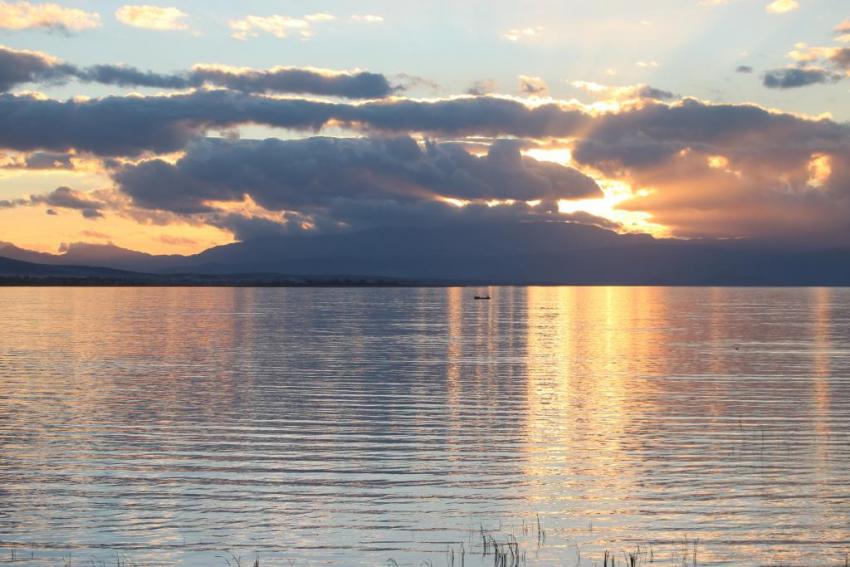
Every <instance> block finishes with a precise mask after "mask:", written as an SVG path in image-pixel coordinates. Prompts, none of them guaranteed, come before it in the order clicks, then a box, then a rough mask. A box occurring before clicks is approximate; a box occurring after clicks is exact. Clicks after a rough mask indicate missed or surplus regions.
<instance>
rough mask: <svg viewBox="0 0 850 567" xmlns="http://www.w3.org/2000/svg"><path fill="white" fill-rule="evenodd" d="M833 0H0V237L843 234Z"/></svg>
mask: <svg viewBox="0 0 850 567" xmlns="http://www.w3.org/2000/svg"><path fill="white" fill-rule="evenodd" d="M848 94H850V5H848V3H847V1H846V0H776V1H770V0H646V1H641V2H635V1H634V0H628V1H627V0H609V1H605V2H596V3H594V2H585V1H581V2H579V1H570V0H568V1H565V0H557V1H556V0H535V1H532V2H508V1H500V0H486V1H485V0H463V1H457V0H455V1H449V0H445V1H437V0H435V1H429V2H390V1H387V0H383V1H377V0H373V1H361V2H357V3H353V2H343V1H331V0H328V1H316V0H311V1H309V2H308V1H296V0H289V1H287V2H280V1H278V2H273V1H260V0H254V1H242V2H231V1H221V0H204V1H200V0H198V1H183V2H172V3H170V4H169V3H162V4H157V5H156V6H153V5H129V4H123V3H121V2H113V1H102V0H98V1H94V0H88V1H84V0H76V1H72V0H67V1H64V2H61V3H39V2H31V3H30V2H17V1H0V242H11V243H14V244H16V245H18V246H22V247H26V248H31V249H36V250H40V251H54V252H55V251H57V250H60V249H61V247H62V246H63V245H66V244H68V243H75V242H94V243H108V242H112V243H114V244H116V245H118V246H122V247H126V248H131V249H135V250H141V251H146V252H151V253H168V254H171V253H181V254H186V253H195V252H199V251H201V250H204V249H206V248H209V247H211V246H215V245H218V244H222V243H227V242H232V241H234V240H245V239H251V238H255V237H258V236H266V235H270V234H277V233H291V232H293V231H307V232H316V233H321V232H338V231H347V230H358V229H364V228H371V227H374V226H382V225H391V224H422V225H439V223H442V222H447V221H448V220H451V221H452V222H463V221H464V219H476V220H480V219H489V218H493V219H500V220H504V219H514V220H517V221H523V222H534V221H546V222H550V221H552V220H568V221H571V222H581V223H589V224H595V225H597V226H602V227H606V228H611V229H614V230H617V231H619V232H648V233H651V234H653V235H656V236H671V237H680V238H694V237H713V238H742V237H755V238H759V239H764V240H767V241H770V242H775V243H777V244H784V243H795V244H799V243H807V244H811V245H815V246H821V247H845V246H848V247H850V221H848V219H850V124H848V120H850V96H848Z"/></svg>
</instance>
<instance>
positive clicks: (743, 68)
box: [735, 65, 754, 73]
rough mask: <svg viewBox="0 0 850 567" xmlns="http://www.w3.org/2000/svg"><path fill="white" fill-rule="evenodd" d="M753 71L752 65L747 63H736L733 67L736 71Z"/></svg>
mask: <svg viewBox="0 0 850 567" xmlns="http://www.w3.org/2000/svg"><path fill="white" fill-rule="evenodd" d="M753 71H754V69H753V68H752V67H750V66H749V65H738V66H737V67H736V68H735V72H736V73H752V72H753Z"/></svg>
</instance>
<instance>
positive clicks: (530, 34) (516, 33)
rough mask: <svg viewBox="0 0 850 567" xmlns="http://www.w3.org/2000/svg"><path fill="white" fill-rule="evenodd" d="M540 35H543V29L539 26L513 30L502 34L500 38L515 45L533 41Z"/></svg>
mask: <svg viewBox="0 0 850 567" xmlns="http://www.w3.org/2000/svg"><path fill="white" fill-rule="evenodd" d="M541 33H543V28H542V27H541V26H537V27H528V28H513V29H510V30H508V31H506V32H505V33H503V34H502V38H503V39H506V40H508V41H512V42H514V43H516V42H519V41H523V40H529V39H534V38H536V37H539V36H540V34H541Z"/></svg>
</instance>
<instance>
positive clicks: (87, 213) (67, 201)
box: [0, 187, 110, 220]
mask: <svg viewBox="0 0 850 567" xmlns="http://www.w3.org/2000/svg"><path fill="white" fill-rule="evenodd" d="M35 205H46V206H48V207H49V208H48V209H47V214H48V215H57V214H59V213H57V212H56V210H55V209H72V210H76V211H80V214H81V215H82V216H83V217H84V218H87V219H92V220H94V219H99V218H102V217H103V211H104V210H106V209H107V208H109V206H110V204H109V203H107V202H105V201H102V200H100V199H99V198H97V197H96V196H94V195H90V194H86V193H82V192H80V191H75V190H74V189H71V188H70V187H58V188H56V189H54V190H53V191H51V192H49V193H44V194H41V195H32V196H30V197H28V198H21V199H14V200H11V201H8V200H7V201H0V209H3V208H14V207H31V206H35Z"/></svg>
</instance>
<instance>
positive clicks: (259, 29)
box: [230, 13, 336, 41]
mask: <svg viewBox="0 0 850 567" xmlns="http://www.w3.org/2000/svg"><path fill="white" fill-rule="evenodd" d="M335 19H336V18H335V17H334V16H332V15H331V14H325V13H318V14H309V15H307V16H304V17H303V18H292V17H290V16H281V15H272V16H247V17H245V18H242V19H236V20H230V31H231V34H230V35H231V37H233V38H235V39H239V40H243V41H244V40H246V39H249V38H252V37H259V36H260V34H262V33H266V34H269V35H273V36H274V37H277V38H280V39H284V38H287V37H289V36H291V35H293V34H295V35H298V36H300V37H301V38H302V39H307V38H310V37H312V36H313V33H314V30H313V24H316V23H323V22H329V21H332V20H335Z"/></svg>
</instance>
